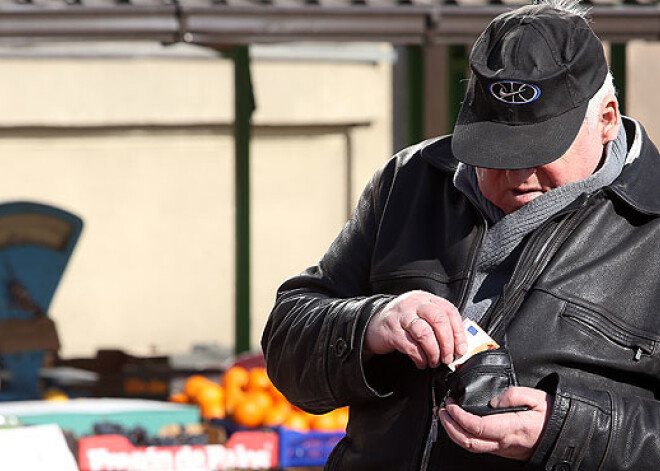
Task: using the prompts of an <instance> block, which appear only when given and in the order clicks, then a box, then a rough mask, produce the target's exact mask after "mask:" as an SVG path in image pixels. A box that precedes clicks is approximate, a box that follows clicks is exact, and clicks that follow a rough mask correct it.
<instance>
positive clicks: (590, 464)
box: [529, 381, 660, 471]
mask: <svg viewBox="0 0 660 471" xmlns="http://www.w3.org/2000/svg"><path fill="white" fill-rule="evenodd" d="M659 431H660V402H658V401H657V400H654V399H647V398H642V397H638V396H625V395H621V394H618V393H615V392H612V391H598V390H592V389H586V388H585V389H581V388H571V389H570V390H564V389H563V388H562V386H561V382H560V381H559V384H558V385H557V388H556V391H555V401H554V405H553V410H552V413H551V415H550V419H549V420H548V424H547V425H546V430H545V432H544V435H543V437H542V439H541V442H540V443H539V445H538V447H537V449H536V451H535V453H534V456H533V457H532V459H531V461H530V463H529V464H530V465H531V466H530V468H532V469H543V470H549V471H550V470H551V471H572V470H575V471H577V470H580V471H592V470H593V471H596V470H598V471H626V470H630V471H633V470H646V469H656V468H657V466H658V463H659V462H660V442H659V441H658V433H659Z"/></svg>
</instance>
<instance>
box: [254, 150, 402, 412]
mask: <svg viewBox="0 0 660 471" xmlns="http://www.w3.org/2000/svg"><path fill="white" fill-rule="evenodd" d="M395 171H396V160H395V159H393V160H391V161H390V162H389V163H388V165H387V166H385V167H384V168H383V169H382V170H381V171H379V172H378V173H377V174H376V175H374V177H373V178H372V179H371V181H370V183H369V184H368V185H367V187H366V188H365V190H364V192H363V194H362V196H361V198H360V201H359V203H358V206H357V207H356V209H355V212H354V214H353V216H352V218H351V219H350V220H349V221H348V222H347V223H346V225H345V226H344V228H343V229H342V231H341V233H340V234H339V235H338V237H337V238H336V239H335V241H334V242H333V243H332V245H331V246H330V248H329V249H328V251H327V252H326V254H325V255H324V256H323V258H322V259H321V261H320V262H319V264H318V265H317V266H314V267H311V268H309V269H307V270H306V271H305V272H303V273H302V274H301V275H299V276H296V277H294V278H292V279H290V280H288V281H286V282H285V283H284V284H283V285H282V286H281V287H280V289H279V290H278V294H277V299H276V302H275V306H274V308H273V311H272V312H271V314H270V316H269V318H268V322H267V324H266V327H265V329H264V333H263V336H262V339H261V345H262V348H263V351H264V356H265V358H266V364H267V369H268V374H269V376H270V378H271V380H272V381H273V383H274V384H275V386H276V387H277V388H278V389H279V390H280V391H281V392H282V393H283V394H284V395H285V396H286V397H287V398H288V399H289V401H291V402H292V403H293V404H295V405H297V406H298V407H301V408H302V409H305V410H307V411H309V412H315V413H322V412H326V411H328V410H331V409H334V408H337V407H341V406H344V405H351V404H354V403H356V402H360V401H369V400H374V399H376V398H378V397H380V396H383V395H387V392H379V391H377V390H376V387H374V386H372V385H370V384H368V381H367V380H366V374H367V373H366V372H365V370H364V367H363V365H362V361H361V352H362V344H363V339H364V334H365V331H366V327H367V324H368V323H369V320H370V319H371V317H372V316H373V315H374V314H375V313H376V312H378V311H379V310H380V309H381V308H382V307H384V305H385V304H386V303H387V302H389V301H390V300H391V299H392V298H394V296H391V295H382V294H373V293H371V292H370V288H369V276H370V271H371V254H372V252H373V247H374V243H375V239H376V236H377V230H378V224H379V221H380V217H381V214H382V212H383V207H384V205H385V204H386V199H387V195H388V192H389V187H390V185H391V183H392V181H393V178H394V174H395Z"/></svg>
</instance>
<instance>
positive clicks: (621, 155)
mask: <svg viewBox="0 0 660 471" xmlns="http://www.w3.org/2000/svg"><path fill="white" fill-rule="evenodd" d="M626 152H627V142H626V134H625V132H624V130H623V126H621V130H620V132H619V135H618V136H617V138H616V140H614V141H611V142H609V143H608V144H607V146H606V148H605V162H604V163H603V165H602V166H601V167H600V168H599V169H598V170H597V171H596V172H594V173H593V174H592V175H590V176H589V177H587V178H585V179H583V180H579V181H576V182H571V183H568V184H566V185H563V186H560V187H558V188H555V189H553V190H551V191H548V192H547V193H544V194H542V195H540V196H538V197H537V198H535V199H533V200H532V201H530V202H529V203H527V204H526V205H525V206H523V207H522V208H520V209H518V210H517V211H514V212H512V213H510V214H506V215H505V214H504V212H503V211H502V210H501V209H499V208H498V207H497V206H495V205H494V204H493V203H491V202H490V201H489V200H487V199H486V198H485V197H484V196H483V194H482V193H481V190H479V185H478V182H477V175H476V172H475V169H474V167H472V166H470V165H466V164H459V166H458V168H457V169H456V173H455V174H454V185H455V186H456V188H458V190H460V191H461V192H462V193H464V194H465V195H466V196H467V197H468V198H469V199H470V200H472V202H473V203H474V204H475V205H476V206H477V208H479V209H480V210H481V211H482V213H483V214H484V216H486V218H487V219H489V220H490V222H491V223H492V224H489V227H488V233H487V235H486V239H485V241H484V243H483V245H482V247H481V250H480V252H479V256H478V258H477V262H476V267H475V278H474V281H473V283H472V289H471V291H470V294H469V297H468V303H467V305H466V306H465V309H464V310H463V313H462V314H463V317H468V318H470V319H473V320H475V321H477V322H478V321H479V320H480V319H481V318H482V317H483V315H484V314H485V313H486V310H487V309H488V308H489V307H490V305H491V304H492V302H493V301H494V300H495V299H496V298H497V296H499V295H500V293H501V291H502V288H503V287H504V284H505V283H506V282H507V281H508V280H509V278H510V276H511V273H512V271H513V268H514V266H515V262H516V260H517V259H518V256H519V255H520V251H521V250H522V244H521V242H522V240H523V238H524V237H525V236H526V235H527V234H529V233H530V232H532V231H534V230H535V229H536V228H538V227H539V226H540V225H541V224H543V223H544V222H545V221H547V220H548V219H549V218H550V217H551V216H552V215H553V214H556V213H557V212H558V211H560V210H562V209H563V208H565V207H566V206H568V205H569V204H570V203H571V202H573V201H574V200H575V199H576V198H577V197H578V196H579V195H581V194H583V193H592V192H594V191H596V190H598V189H600V188H602V187H604V186H607V185H609V184H610V183H612V182H613V181H614V180H615V179H616V178H617V177H618V176H619V174H620V173H621V170H622V169H623V166H624V164H625V161H626Z"/></svg>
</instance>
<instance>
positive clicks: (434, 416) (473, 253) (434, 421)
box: [419, 198, 488, 471]
mask: <svg viewBox="0 0 660 471" xmlns="http://www.w3.org/2000/svg"><path fill="white" fill-rule="evenodd" d="M468 200H469V198H468ZM470 202H471V203H472V201H470ZM472 206H473V207H474V209H475V211H476V213H477V214H479V216H480V217H481V221H480V222H481V224H480V225H479V234H478V236H477V237H476V240H475V243H474V244H472V247H471V248H470V256H469V264H468V266H469V271H468V274H467V282H466V283H465V285H464V286H463V290H462V292H461V294H460V296H459V297H458V306H456V307H457V309H458V311H459V312H460V311H462V310H463V308H464V307H465V304H466V303H467V297H468V295H469V294H470V290H471V289H472V282H473V281H474V276H473V274H474V266H475V264H476V263H477V255H478V253H479V248H480V247H481V246H482V245H483V243H484V239H485V238H486V226H487V224H488V223H487V222H486V218H485V216H484V215H483V213H482V212H481V211H480V210H479V209H478V208H477V206H476V205H475V204H474V203H472ZM429 377H430V378H431V385H430V389H431V425H430V426H429V431H428V434H427V435H426V441H425V443H424V451H423V453H422V463H421V466H420V468H419V469H420V471H427V470H428V466H429V461H430V459H431V451H432V450H433V445H435V442H436V441H438V422H439V420H440V419H439V418H438V410H439V407H438V404H437V401H436V398H435V387H434V386H433V374H431V375H429Z"/></svg>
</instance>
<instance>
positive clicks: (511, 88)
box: [488, 80, 541, 105]
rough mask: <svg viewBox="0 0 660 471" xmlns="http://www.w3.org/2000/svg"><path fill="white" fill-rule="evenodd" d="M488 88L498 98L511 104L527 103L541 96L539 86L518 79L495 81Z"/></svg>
mask: <svg viewBox="0 0 660 471" xmlns="http://www.w3.org/2000/svg"><path fill="white" fill-rule="evenodd" d="M488 89H489V90H490V94H491V95H493V96H494V97H495V98H496V99H498V100H499V101H502V102H504V103H508V104H510V105H526V104H527V103H531V102H533V101H535V100H536V99H538V97H540V96H541V89H540V88H539V87H537V86H536V85H533V84H531V83H525V82H520V81H518V80H500V81H499V82H493V83H491V84H490V86H489V87H488Z"/></svg>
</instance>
